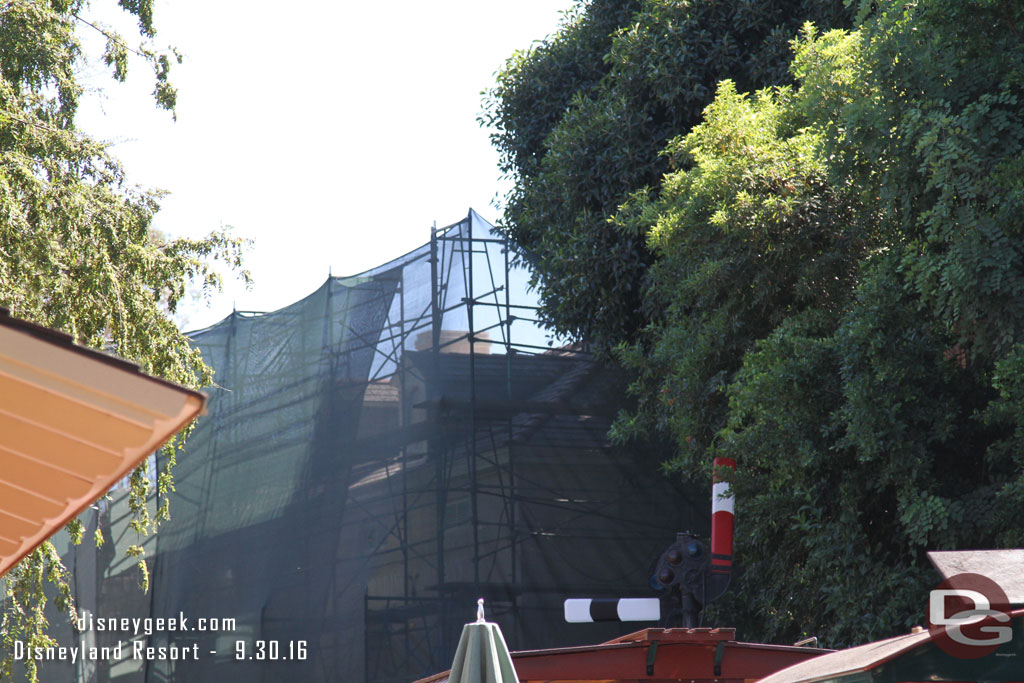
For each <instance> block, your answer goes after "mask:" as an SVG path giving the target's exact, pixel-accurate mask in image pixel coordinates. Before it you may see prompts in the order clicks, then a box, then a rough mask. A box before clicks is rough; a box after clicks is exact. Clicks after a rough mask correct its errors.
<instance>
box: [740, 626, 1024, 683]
mask: <svg viewBox="0 0 1024 683" xmlns="http://www.w3.org/2000/svg"><path fill="white" fill-rule="evenodd" d="M1010 616H1011V617H1012V618H1013V619H1014V620H1016V621H1017V622H1018V623H1017V625H1016V626H1015V628H1014V632H1015V637H1016V640H1012V639H1011V641H1010V642H1009V643H1007V644H1005V645H1002V646H1000V648H999V649H998V650H996V651H995V652H993V653H990V654H989V655H987V656H985V657H981V658H977V659H957V658H955V657H951V656H949V655H946V654H945V653H943V652H942V651H941V650H940V649H939V648H938V646H937V645H935V644H934V642H933V640H932V635H931V633H930V632H929V631H928V630H927V629H915V630H914V632H912V633H908V634H906V635H902V636H896V637H895V638H888V639H886V640H879V641H877V642H874V643H868V644H866V645H861V646H859V647H853V648H850V649H848V650H840V651H838V652H834V653H832V654H828V655H825V656H824V657H820V658H818V659H814V660H811V661H807V662H803V663H801V664H797V665H795V666H792V667H790V668H788V669H785V670H782V671H779V672H778V673H776V674H774V675H772V676H769V677H768V678H765V679H764V680H762V681H761V682H760V683H815V682H816V681H836V680H840V679H842V678H843V677H846V676H856V675H857V674H861V676H863V673H864V672H869V671H870V672H872V678H871V680H878V681H881V682H886V681H890V680H901V681H906V680H912V681H963V680H977V681H981V680H986V681H1020V680H1024V662H1022V661H1020V660H1021V659H1024V657H1019V655H1022V654H1024V647H1022V643H1021V641H1020V638H1019V637H1017V636H1016V634H1019V633H1020V632H1021V627H1022V626H1024V624H1021V621H1024V610H1017V611H1014V612H1011V613H1010ZM861 676H857V677H855V678H852V679H850V680H856V681H861V680H866V679H863V678H862V677H861Z"/></svg>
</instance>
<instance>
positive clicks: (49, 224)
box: [0, 0, 248, 680]
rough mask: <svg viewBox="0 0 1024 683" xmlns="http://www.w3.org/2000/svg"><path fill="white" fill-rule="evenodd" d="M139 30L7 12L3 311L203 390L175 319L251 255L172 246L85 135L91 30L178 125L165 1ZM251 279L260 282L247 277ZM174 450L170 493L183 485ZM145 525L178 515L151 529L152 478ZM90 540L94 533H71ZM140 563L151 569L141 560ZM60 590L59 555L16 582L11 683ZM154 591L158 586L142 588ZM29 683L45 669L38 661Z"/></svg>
mask: <svg viewBox="0 0 1024 683" xmlns="http://www.w3.org/2000/svg"><path fill="white" fill-rule="evenodd" d="M119 5H120V7H121V8H122V9H124V10H125V11H127V12H130V13H131V14H132V15H134V16H135V17H136V18H137V19H138V23H139V32H140V37H141V43H140V44H139V45H138V46H137V47H130V46H129V44H128V43H127V42H126V40H125V39H124V38H122V37H121V36H119V35H117V34H116V33H114V32H113V31H112V30H110V29H109V28H106V27H105V26H103V25H102V24H100V23H99V22H97V21H95V20H93V19H90V18H88V17H87V15H86V12H87V11H88V9H89V7H88V3H87V2H86V0H8V1H7V2H4V3H2V4H0V305H2V306H5V307H7V308H9V309H10V310H11V312H12V313H13V314H14V315H16V316H18V317H21V318H25V319H28V320H32V321H34V322H37V323H40V324H43V325H48V326H51V327H55V328H59V329H62V330H64V331H66V332H69V333H70V334H72V335H73V336H74V337H75V338H76V340H78V341H79V342H80V343H83V344H86V345H89V346H93V347H97V348H103V349H106V350H108V351H111V352H113V353H115V354H117V355H119V356H122V357H124V358H126V359H129V360H132V361H135V362H137V363H139V364H140V365H141V366H142V368H143V369H144V370H145V371H146V372H149V373H152V374H155V375H158V376H160V377H164V378H166V379H169V380H172V381H175V382H179V383H181V384H184V385H186V386H190V387H199V386H202V385H205V384H208V383H209V382H210V381H211V371H210V369H209V368H208V367H207V366H206V365H204V363H203V361H202V358H201V357H200V355H199V353H198V352H197V351H196V350H195V349H193V348H191V347H190V346H189V344H188V341H187V339H186V338H185V337H184V335H182V333H181V332H180V331H179V330H178V329H177V328H176V327H175V325H174V323H173V322H172V320H171V318H170V315H171V314H172V313H173V312H174V310H175V307H176V305H177V304H178V302H179V301H180V300H181V298H182V297H183V295H184V293H185V288H186V286H187V284H188V282H189V281H190V280H192V279H196V280H198V281H199V282H201V286H202V288H203V289H204V290H207V291H208V290H210V289H211V288H216V287H218V286H219V283H220V280H219V275H218V273H217V271H216V270H215V269H214V268H213V266H212V263H211V261H216V260H222V261H225V262H226V263H227V264H229V265H230V266H232V267H234V268H240V266H241V261H240V258H241V249H242V247H243V243H242V242H241V241H240V240H238V239H236V238H234V237H231V236H230V235H228V234H226V233H224V232H216V233H212V234H211V235H209V236H208V237H206V238H204V239H199V240H191V239H176V240H170V241H167V240H163V239H161V238H160V237H159V235H158V234H157V233H155V232H154V231H153V230H152V229H151V222H152V219H153V216H154V214H155V212H156V211H157V210H158V208H159V199H160V196H161V193H160V192H156V191H146V190H141V189H138V188H136V187H133V186H131V185H129V184H128V182H127V179H126V177H125V173H124V170H123V169H122V168H121V166H120V165H119V164H118V162H117V161H116V160H115V159H114V158H113V157H112V156H110V154H109V153H108V151H107V150H106V148H105V147H104V145H102V144H100V143H98V142H96V141H94V140H92V139H90V138H89V137H88V135H87V134H86V133H84V132H83V131H81V130H79V129H78V128H77V127H76V125H75V112H76V110H77V106H78V100H79V96H80V94H81V92H82V89H81V86H80V85H79V83H78V80H77V77H76V69H78V68H79V67H80V66H81V65H82V63H83V61H84V59H85V56H83V53H82V48H81V44H80V41H79V38H78V32H79V31H83V30H86V31H94V30H95V31H100V32H101V33H102V34H103V36H104V37H105V39H106V48H105V51H104V53H103V54H102V55H101V56H100V58H101V59H102V60H103V61H104V62H105V63H106V64H107V65H108V66H109V67H110V68H111V71H112V75H113V77H114V78H117V79H119V80H123V79H124V78H125V77H126V75H127V69H128V63H129V56H130V55H135V56H137V57H138V58H140V59H142V60H143V61H145V62H147V63H149V64H150V65H151V66H152V68H153V70H154V75H155V84H156V85H155V89H154V97H155V99H156V103H157V105H158V106H160V107H162V108H165V109H168V110H170V111H171V112H172V113H173V109H174V104H175V96H176V94H175V91H174V88H173V86H172V85H171V83H170V81H169V78H168V77H169V70H170V66H171V64H172V63H173V62H174V61H175V60H176V59H178V58H177V55H176V53H174V52H173V50H171V51H163V52H162V51H157V50H156V49H155V48H154V47H153V44H152V41H153V38H154V36H155V28H154V24H153V3H152V0H141V1H139V0H120V2H119ZM242 276H243V277H246V278H247V277H248V276H247V275H246V274H245V272H244V271H242ZM179 445H180V441H178V440H176V441H172V443H170V444H169V445H168V446H167V447H166V449H167V450H166V452H167V457H166V458H164V462H165V463H166V466H165V468H164V469H163V471H161V472H160V473H159V475H158V479H157V487H158V488H159V490H160V491H161V493H166V492H167V491H168V490H169V489H170V487H171V485H172V478H171V468H172V467H173V464H174V452H175V450H176V448H177V447H178V446H179ZM131 486H132V488H131V504H132V505H131V507H132V510H133V513H134V514H135V519H134V522H133V526H134V527H135V529H136V530H137V531H138V532H139V533H148V532H149V531H152V530H155V527H156V525H157V524H158V522H159V521H160V520H161V519H163V518H166V516H167V514H168V510H167V507H166V500H167V498H166V496H165V497H164V501H165V505H164V506H163V507H162V508H161V509H160V510H159V511H158V512H157V514H156V517H155V518H152V519H151V518H150V515H149V514H148V512H147V508H146V505H145V500H146V494H147V492H148V487H149V481H148V480H147V478H146V477H145V475H144V472H143V471H142V470H139V471H136V473H135V474H133V476H132V478H131ZM70 531H71V533H72V536H73V537H76V538H77V539H78V540H80V538H81V527H80V525H75V524H74V523H73V524H72V525H71V527H70ZM131 552H134V553H135V554H136V555H137V556H138V559H139V563H140V567H141V568H142V569H143V570H145V562H144V558H142V557H141V548H139V547H135V548H133V549H132V551H131ZM47 582H51V583H53V584H55V585H56V601H57V602H58V605H59V607H60V608H61V609H62V610H68V609H70V607H71V595H70V592H69V589H68V585H67V581H66V572H65V571H64V568H63V566H62V565H61V562H60V558H59V556H58V555H57V553H56V551H55V550H54V548H53V546H52V545H50V544H49V543H46V544H44V545H43V546H42V547H40V548H39V549H37V550H36V551H34V552H33V553H32V554H30V555H29V556H28V557H27V558H26V559H25V560H24V561H23V562H22V563H20V564H19V565H18V566H17V567H16V568H14V569H13V570H12V571H11V572H10V573H9V574H8V576H7V577H6V578H5V591H6V592H5V596H4V604H5V607H6V611H5V612H4V614H3V621H2V622H0V632H2V638H3V642H4V645H5V648H4V650H5V652H6V653H8V654H7V655H6V656H5V658H4V659H3V660H2V661H0V678H5V679H6V678H9V677H11V676H12V675H13V674H12V662H11V656H10V654H9V653H10V652H11V648H10V645H11V644H12V643H13V641H14V640H24V641H27V644H28V645H30V646H45V645H46V644H48V643H49V642H50V641H49V639H48V637H47V636H46V635H45V629H46V620H45V617H44V616H43V608H44V606H45V604H46V597H45V594H44V587H45V584H46V583H47ZM143 582H144V583H145V577H144V579H143ZM26 670H27V673H28V677H29V679H30V680H35V679H36V671H35V667H34V663H33V662H31V661H30V662H26Z"/></svg>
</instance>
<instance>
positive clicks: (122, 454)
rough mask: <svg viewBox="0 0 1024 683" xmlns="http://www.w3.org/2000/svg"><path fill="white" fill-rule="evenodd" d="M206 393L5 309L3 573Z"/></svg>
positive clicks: (0, 331) (169, 431)
mask: <svg viewBox="0 0 1024 683" xmlns="http://www.w3.org/2000/svg"><path fill="white" fill-rule="evenodd" d="M205 401H206V398H205V397H204V396H203V395H202V394H200V393H198V392H195V391H192V390H190V389H186V388H185V387H181V386H178V385H177V384H173V383H171V382H167V381H165V380H161V379H158V378H155V377H150V376H149V375H146V374H144V373H142V372H141V371H140V370H139V368H138V366H136V365H134V364H132V363H129V362H127V361H124V360H121V359H120V358H115V357H114V356H110V355H108V354H105V353H101V352H99V351H95V350H93V349H88V348H85V347H82V346H79V345H77V344H75V343H74V340H73V339H72V338H71V337H70V336H69V335H66V334H64V333H61V332H58V331H56V330H52V329H49V328H46V327H42V326H39V325H35V324H33V323H30V322H27V321H24V320H19V319H17V318H13V317H11V315H10V313H9V312H8V311H7V310H6V309H3V308H0V575H3V574H4V573H5V572H7V570H9V569H10V568H11V567H13V566H14V565H15V564H16V563H17V562H18V561H19V560H21V558H23V557H24V556H25V555H27V554H28V553H29V552H31V551H32V549H34V548H35V547H36V546H37V545H39V543H41V542H42V541H44V540H46V539H47V538H49V537H50V535H52V534H53V533H54V532H55V531H57V530H58V529H59V528H61V527H62V526H63V525H64V524H66V523H67V522H68V521H69V520H71V519H72V518H73V517H75V516H76V515H78V514H79V513H80V512H81V511H82V510H84V509H85V508H86V507H87V506H89V505H90V504H91V503H93V502H94V501H95V500H96V499H98V498H99V497H100V496H102V495H103V494H104V493H105V492H106V491H107V490H108V489H109V488H110V487H111V486H112V485H113V484H114V483H115V482H117V481H118V480H119V479H121V478H122V477H124V476H125V474H127V473H128V472H129V471H131V470H132V469H133V468H134V467H135V466H136V465H138V464H139V463H140V462H141V461H142V460H144V459H145V458H146V456H148V455H149V454H150V453H152V452H153V451H154V450H156V449H157V448H159V447H160V446H161V445H162V444H163V443H164V442H165V441H166V440H167V439H168V438H169V437H170V436H171V435H173V434H174V433H176V432H177V431H179V430H180V429H182V428H183V427H185V426H186V425H187V424H188V423H189V422H191V421H192V420H193V419H194V418H195V417H196V416H197V415H198V414H199V413H200V412H201V411H202V409H203V406H204V405H205Z"/></svg>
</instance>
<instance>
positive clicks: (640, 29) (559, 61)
mask: <svg viewBox="0 0 1024 683" xmlns="http://www.w3.org/2000/svg"><path fill="white" fill-rule="evenodd" d="M808 19H810V20H813V21H816V22H817V23H818V24H819V25H822V26H828V27H832V26H843V25H848V12H847V10H846V9H845V7H844V4H843V2H842V1H841V0H830V1H828V2H822V1H821V0H813V1H811V0H808V1H801V0H773V1H771V2H762V1H757V2H754V1H748V0H708V1H704V2H690V1H687V0H676V1H673V2H664V1H662V0H657V1H655V0H645V1H642V2H635V1H634V2H627V1H622V0H618V1H612V0H593V1H592V2H589V3H584V2H581V3H580V6H579V7H578V9H577V11H576V12H575V13H573V14H572V15H570V17H569V18H568V20H567V21H566V23H565V25H564V26H563V28H562V30H561V31H560V32H559V33H558V34H556V35H555V36H553V37H551V38H549V39H547V40H545V41H543V42H541V43H540V44H539V45H537V46H535V47H533V48H531V49H530V50H527V51H525V52H521V53H518V54H516V55H515V56H514V57H512V58H511V59H510V60H509V62H508V63H507V65H506V67H505V70H504V71H503V72H502V73H501V74H500V75H499V77H498V83H497V85H496V87H495V88H494V89H492V90H491V91H490V93H489V94H488V99H487V104H486V106H487V113H486V114H485V116H484V121H485V122H486V123H488V124H490V125H491V126H493V127H494V128H495V133H494V134H493V136H492V139H493V141H494V143H495V145H496V146H497V147H498V149H499V150H500V152H501V154H502V170H503V171H504V172H505V173H507V174H508V175H509V176H511V177H512V179H513V180H514V181H515V185H514V188H513V189H512V190H511V192H510V194H509V196H508V197H507V198H506V207H505V214H504V219H503V227H504V229H506V230H507V231H508V232H509V233H510V234H511V236H512V237H513V238H514V239H515V240H516V242H517V244H518V245H519V246H520V247H521V248H522V249H523V251H524V254H525V257H526V258H527V259H528V260H530V261H531V262H532V264H533V266H534V272H535V276H534V277H535V281H534V284H535V285H536V286H538V288H539V291H540V295H541V302H542V306H543V310H542V315H543V317H544V319H545V320H546V321H547V322H548V323H549V325H550V326H551V327H552V328H554V329H555V330H557V331H558V332H560V333H562V334H568V335H570V336H573V337H576V338H580V339H584V340H586V341H588V342H591V343H594V344H595V345H596V346H597V347H599V348H604V347H608V346H610V345H613V344H615V343H616V342H618V341H619V340H621V339H622V338H624V337H625V338H631V336H632V335H633V334H634V333H635V332H636V331H637V330H638V329H639V328H640V327H642V326H643V324H644V323H645V321H646V318H645V317H644V315H643V312H644V310H645V308H644V307H643V306H642V291H643V282H644V278H645V274H646V271H647V267H648V266H649V265H650V264H651V263H652V261H653V260H654V256H653V255H652V254H651V252H650V251H649V250H648V248H647V244H646V241H645V239H644V235H643V233H638V232H636V231H631V230H626V229H622V228H621V227H619V226H617V225H615V224H612V223H610V222H609V220H608V219H609V217H610V216H611V215H613V214H614V213H615V211H616V209H617V207H618V206H619V205H620V204H621V203H622V202H623V201H625V200H626V198H627V197H628V196H629V194H630V193H632V192H635V191H637V190H639V189H641V188H644V187H647V186H652V185H655V184H657V182H658V180H659V178H660V177H661V176H662V174H664V173H665V172H666V171H668V170H669V168H670V167H669V158H667V157H665V156H662V155H661V154H660V152H661V150H662V149H663V148H664V146H665V144H666V143H667V142H668V141H669V140H670V139H671V138H673V137H675V136H677V135H679V134H682V133H685V132H686V131H687V130H689V129H690V128H691V127H692V126H693V125H695V124H696V123H697V122H698V121H699V120H700V114H701V111H702V110H703V108H704V107H705V106H706V105H707V104H708V103H709V102H710V101H711V98H712V96H713V94H714V91H715V84H716V83H717V82H718V81H719V80H722V79H725V78H730V79H732V80H733V81H735V82H736V84H737V87H738V88H739V89H740V90H749V89H753V88H758V87H763V86H766V85H773V84H781V83H783V82H786V81H788V80H789V77H788V72H787V68H786V65H787V64H788V61H789V52H788V40H789V39H790V38H791V37H792V36H793V35H794V34H795V33H796V31H797V29H798V28H799V26H800V25H801V24H802V23H803V22H804V21H805V20H808Z"/></svg>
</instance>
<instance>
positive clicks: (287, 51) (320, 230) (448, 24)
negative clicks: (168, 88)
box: [79, 0, 573, 329]
mask: <svg viewBox="0 0 1024 683" xmlns="http://www.w3.org/2000/svg"><path fill="white" fill-rule="evenodd" d="M107 4H109V5H113V4H114V3H113V2H109V3H107V2H105V0H96V1H95V2H94V4H93V14H94V15H96V16H95V17H94V18H98V19H100V20H101V21H104V22H106V23H107V24H108V25H113V26H115V27H116V28H118V29H119V30H120V31H121V32H122V33H123V34H124V35H125V36H128V35H133V34H132V30H133V24H132V22H130V21H126V20H125V18H123V17H121V16H118V15H119V14H122V13H121V12H120V10H117V9H116V7H115V8H113V10H112V9H111V8H110V7H105V6H104V5H107ZM572 5H573V2H572V0H514V1H506V0H501V1H499V0H436V1H435V2H429V3H427V2H418V1H410V0H395V1H393V2H389V3H387V4H386V5H385V4H381V3H370V2H359V3H353V2H317V3H312V2H298V3H289V4H287V5H282V4H276V3H270V2H246V3H243V2H239V1H237V0H217V1H216V2H209V1H208V0H173V1H164V0H157V4H156V11H155V22H156V24H157V30H158V33H157V36H156V40H155V43H156V46H158V47H163V46H166V45H168V44H170V45H174V46H175V47H176V48H177V49H178V50H179V51H180V52H181V53H182V54H183V55H184V56H185V61H184V63H183V64H181V65H176V66H175V68H174V70H173V71H172V81H173V82H174V84H175V85H176V86H177V88H178V92H179V95H178V107H177V122H175V121H173V120H172V118H171V116H170V115H169V114H168V113H167V112H165V111H162V110H157V109H156V107H155V105H154V103H153V100H152V98H151V97H150V95H149V93H150V92H151V91H152V87H153V83H152V76H151V72H150V71H149V70H148V67H146V65H145V64H143V63H141V62H139V63H135V64H134V65H133V66H134V70H132V71H130V72H129V79H128V82H127V83H125V84H118V83H115V82H114V81H112V80H111V79H110V78H108V77H107V76H106V75H105V72H104V71H103V69H102V68H100V67H101V65H94V66H92V67H90V68H89V69H88V71H87V75H86V78H85V82H86V83H87V87H88V88H89V94H88V96H87V97H86V98H85V101H84V104H83V107H82V109H81V111H80V114H79V126H80V127H81V128H82V129H83V130H85V131H86V132H88V133H90V134H91V135H93V136H94V137H97V138H99V139H102V140H106V141H108V142H110V143H111V145H112V146H111V151H112V153H113V154H114V156H116V157H117V158H119V159H120V160H121V161H122V163H123V164H124V166H125V168H126V171H127V176H128V178H129V180H130V181H131V182H132V183H134V184H138V185H140V186H142V187H146V188H160V189H163V190H166V191H168V192H170V194H169V195H168V196H167V197H165V199H164V200H163V202H162V208H161V210H160V212H159V213H158V214H157V217H156V220H155V227H157V228H159V229H160V230H162V231H164V232H165V233H167V234H168V235H170V236H190V237H198V236H201V235H204V234H207V233H209V232H210V231H211V230H215V229H218V228H221V227H223V226H231V229H232V232H233V234H235V235H237V236H239V237H244V238H248V239H251V240H253V245H252V246H251V247H250V249H249V251H248V252H247V255H246V266H247V267H248V269H249V270H250V271H251V273H252V276H253V280H254V284H253V286H252V287H251V289H250V290H248V291H246V289H245V288H244V287H242V286H241V284H240V283H238V282H237V281H236V280H235V279H233V278H230V277H229V279H228V282H227V286H226V288H225V291H224V293H223V294H220V295H218V296H216V297H214V299H213V301H212V302H211V303H210V305H209V306H206V305H190V306H188V307H186V308H185V309H184V312H183V313H182V314H181V315H179V322H180V324H181V325H182V326H183V327H184V328H186V329H198V328H201V327H205V326H207V325H210V324H212V323H214V322H216V321H218V320H220V319H221V318H223V317H224V316H226V315H228V314H229V313H230V312H231V311H232V309H233V308H237V310H240V311H243V310H244V311H267V310H274V309H277V308H280V307H282V306H285V305H287V304H289V303H291V302H293V301H295V300H297V299H299V298H301V297H303V296H305V295H306V294H308V293H310V292H311V291H313V290H315V289H316V288H317V287H318V286H319V285H321V284H322V283H323V281H324V279H325V278H326V277H327V275H328V273H329V272H331V273H333V274H334V275H351V274H355V273H358V272H361V271H364V270H367V269H369V268H372V267H374V266H376V265H379V264H381V263H384V262H386V261H389V260H390V259H392V258H395V257H397V256H401V255H402V254H404V253H406V252H408V251H410V250H412V249H414V248H416V247H417V246H419V245H421V244H424V243H426V242H427V241H428V240H429V238H430V229H431V226H432V225H433V224H434V222H435V221H436V223H437V225H438V226H444V225H448V224H450V223H454V222H456V221H458V220H460V219H461V218H463V217H464V216H465V215H466V213H467V211H468V209H469V208H470V207H472V208H474V209H476V211H477V212H478V213H480V215H481V216H483V217H484V218H485V219H487V220H489V221H491V222H495V221H496V220H497V219H498V218H499V217H500V210H499V209H498V208H496V207H495V206H494V201H495V199H496V198H497V197H500V196H502V195H504V193H505V191H506V190H507V188H508V181H507V180H504V181H503V180H502V179H501V178H500V172H499V170H498V154H497V152H496V151H495V150H494V149H493V147H492V146H491V144H490V140H489V137H488V135H489V132H488V131H487V130H486V129H483V128H481V127H480V125H479V123H478V122H477V117H478V116H479V114H480V112H481V109H482V104H481V102H482V95H481V92H482V91H484V90H486V89H488V88H489V87H491V86H492V85H493V83H494V81H495V72H496V71H498V70H499V69H501V68H502V66H503V64H504V63H505V60H506V59H507V58H508V57H509V56H511V55H512V54H513V52H515V51H516V50H518V49H525V48H528V47H529V46H530V44H531V43H532V42H533V41H535V40H539V39H542V38H544V37H545V36H547V35H549V34H551V33H553V32H555V31H556V30H557V28H558V26H559V23H560V21H561V20H562V19H563V13H564V11H565V10H567V9H569V8H570V7H571V6H572ZM83 30H85V31H86V32H89V31H90V30H89V29H83ZM83 37H84V38H86V39H87V40H92V39H90V38H88V37H86V36H83ZM96 37H97V38H98V34H97V36H96ZM92 42H93V44H92V48H93V50H94V51H95V50H96V49H99V48H101V47H102V45H101V43H96V42H95V41H92Z"/></svg>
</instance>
